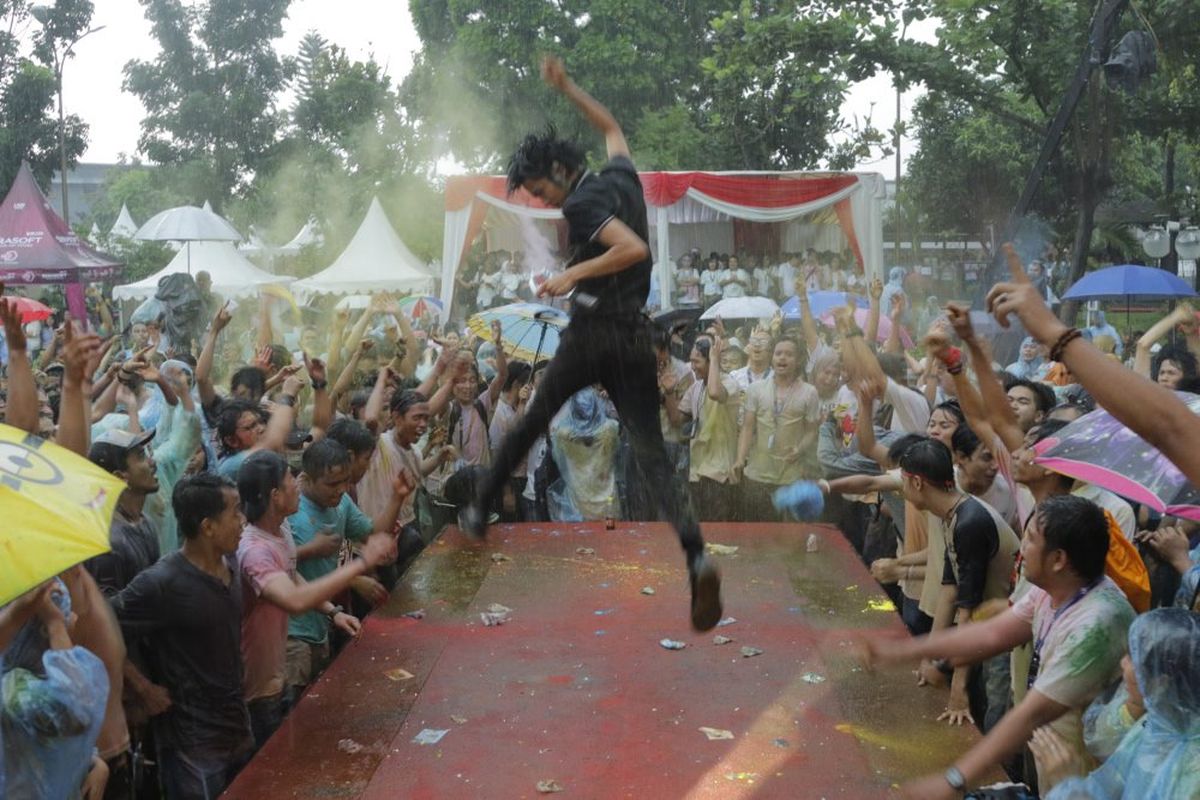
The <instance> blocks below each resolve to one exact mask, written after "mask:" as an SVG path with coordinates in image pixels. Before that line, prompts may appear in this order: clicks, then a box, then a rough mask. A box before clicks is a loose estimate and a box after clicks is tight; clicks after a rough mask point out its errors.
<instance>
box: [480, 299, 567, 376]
mask: <svg viewBox="0 0 1200 800" xmlns="http://www.w3.org/2000/svg"><path fill="white" fill-rule="evenodd" d="M569 321H570V317H568V316H567V314H566V313H565V312H563V311H559V310H558V309H557V308H551V307H550V306H544V305H541V304H539V303H509V304H508V305H506V306H500V307H498V308H492V309H489V310H487V311H480V312H479V313H478V314H474V315H472V316H471V318H470V319H469V320H467V327H468V328H470V330H471V332H473V333H474V334H475V335H476V336H478V337H479V338H481V339H484V340H490V339H491V338H492V323H493V322H499V323H500V343H501V344H502V345H504V351H505V353H507V354H508V357H509V358H519V359H521V360H522V361H528V362H530V363H531V364H536V363H537V361H538V360H540V359H541V358H542V357H546V358H549V357H551V356H553V355H554V352H555V351H556V350H558V334H559V331H561V330H562V329H563V328H565V327H567V323H568V322H569Z"/></svg>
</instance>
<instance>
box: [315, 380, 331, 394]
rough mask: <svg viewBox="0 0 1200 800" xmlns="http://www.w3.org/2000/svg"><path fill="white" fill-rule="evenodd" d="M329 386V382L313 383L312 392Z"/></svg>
mask: <svg viewBox="0 0 1200 800" xmlns="http://www.w3.org/2000/svg"><path fill="white" fill-rule="evenodd" d="M327 386H329V381H313V382H312V388H313V391H314V392H319V391H321V390H322V389H324V388H326V387H327Z"/></svg>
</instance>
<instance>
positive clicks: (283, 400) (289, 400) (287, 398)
mask: <svg viewBox="0 0 1200 800" xmlns="http://www.w3.org/2000/svg"><path fill="white" fill-rule="evenodd" d="M275 402H276V403H279V405H281V406H287V407H289V408H295V407H296V398H295V397H292V396H291V395H290V394H281V395H279V399H278V400H276V401H275Z"/></svg>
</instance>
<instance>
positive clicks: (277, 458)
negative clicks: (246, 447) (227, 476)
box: [237, 450, 288, 522]
mask: <svg viewBox="0 0 1200 800" xmlns="http://www.w3.org/2000/svg"><path fill="white" fill-rule="evenodd" d="M287 474H288V463H287V459H286V458H284V457H283V456H281V455H279V453H276V452H275V451H273V450H257V451H255V452H253V453H251V454H250V455H249V457H247V458H246V460H245V461H243V462H242V466H241V468H240V469H238V474H237V488H238V496H239V497H241V499H242V508H243V510H244V512H245V514H246V519H247V520H249V521H250V522H258V521H259V520H260V519H262V518H263V516H264V515H265V514H266V513H267V509H269V508H270V507H271V492H273V491H275V490H276V489H278V488H279V487H281V486H283V479H284V477H285V476H286V475H287Z"/></svg>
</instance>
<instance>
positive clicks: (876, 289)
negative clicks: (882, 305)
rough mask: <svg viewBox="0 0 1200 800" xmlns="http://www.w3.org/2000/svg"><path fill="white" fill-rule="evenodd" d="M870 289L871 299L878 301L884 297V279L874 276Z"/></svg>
mask: <svg viewBox="0 0 1200 800" xmlns="http://www.w3.org/2000/svg"><path fill="white" fill-rule="evenodd" d="M870 291H871V299H872V300H874V301H875V302H876V303H878V302H879V300H880V298H882V297H883V281H881V280H880V279H879V278H872V279H871V289H870Z"/></svg>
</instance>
